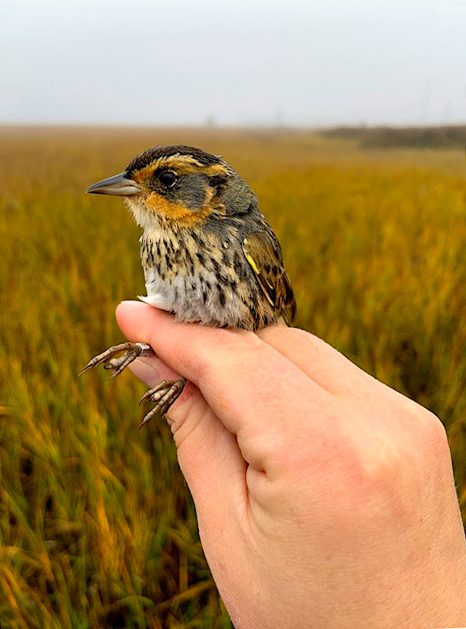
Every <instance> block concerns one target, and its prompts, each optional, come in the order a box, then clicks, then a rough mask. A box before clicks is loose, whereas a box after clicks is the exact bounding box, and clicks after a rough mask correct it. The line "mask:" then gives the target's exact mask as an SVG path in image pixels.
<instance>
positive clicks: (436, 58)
mask: <svg viewBox="0 0 466 629" xmlns="http://www.w3.org/2000/svg"><path fill="white" fill-rule="evenodd" d="M0 55H1V57H0V58H1V61H0V90H1V93H0V122H32V123H36V122H39V123H41V122H45V123H53V122H66V123H68V122H70V123H94V122H96V123H100V122H105V123H129V124H132V123H135V124H147V123H149V124H203V123H204V122H205V121H206V120H207V119H208V118H209V117H213V118H214V119H215V121H216V122H217V123H218V124H239V125H244V124H266V125H268V124H277V123H280V124H290V125H312V126H315V125H328V124H336V123H355V124H359V123H369V124H375V123H396V124H403V123H410V124H416V125H417V124H427V123H452V122H464V121H465V120H466V0H422V1H416V0H322V1H319V0H307V1H304V0H302V1H299V0H287V1H286V0H283V1H282V2H274V1H273V0H269V1H266V0H249V1H247V0H236V1H235V2H230V1H226V2H221V1H220V0H217V1H216V2H214V1H212V0H196V1H194V2H188V1H187V0H171V1H167V2H161V1H159V0H153V1H152V2H151V1H150V0H134V1H133V2H130V1H129V0H126V1H123V0H92V1H91V0H36V1H35V2H34V1H33V0H29V1H28V0H0Z"/></svg>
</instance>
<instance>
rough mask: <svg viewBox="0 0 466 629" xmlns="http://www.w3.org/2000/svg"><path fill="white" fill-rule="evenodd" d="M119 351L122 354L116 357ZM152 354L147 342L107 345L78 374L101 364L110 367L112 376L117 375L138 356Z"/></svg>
mask: <svg viewBox="0 0 466 629" xmlns="http://www.w3.org/2000/svg"><path fill="white" fill-rule="evenodd" d="M120 352H124V354H123V355H122V356H119V357H118V358H116V354H119V353H120ZM151 354H153V351H152V349H151V347H150V345H147V343H129V342H128V343H120V344H119V345H113V346H112V347H109V348H108V349H106V350H105V351H104V352H102V353H101V354H97V356H94V358H91V360H90V361H89V362H88V363H87V365H85V367H83V369H81V371H80V372H79V375H81V374H82V373H84V372H85V371H87V370H88V369H92V368H93V367H97V366H98V365H103V366H104V369H112V370H113V374H112V378H114V377H115V376H118V375H119V374H120V373H121V372H122V371H123V370H124V369H126V367H127V366H128V365H129V364H130V363H132V362H133V360H135V359H136V358H138V357H139V356H150V355H151Z"/></svg>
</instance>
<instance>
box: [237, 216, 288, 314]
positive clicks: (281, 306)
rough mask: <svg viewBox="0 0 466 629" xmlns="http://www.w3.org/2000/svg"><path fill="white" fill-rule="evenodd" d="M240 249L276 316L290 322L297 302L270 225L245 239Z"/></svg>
mask: <svg viewBox="0 0 466 629" xmlns="http://www.w3.org/2000/svg"><path fill="white" fill-rule="evenodd" d="M267 227H268V226H267ZM243 252H244V256H245V258H246V260H247V262H248V264H249V266H250V267H251V269H252V270H253V272H254V275H255V277H256V279H257V281H258V283H259V286H260V288H261V290H262V292H263V294H264V296H265V298H266V299H267V301H268V302H269V304H270V305H271V306H272V307H273V309H274V310H275V313H276V315H277V317H283V319H284V320H285V323H287V324H288V325H291V323H292V321H293V319H294V317H295V315H296V302H295V299H294V295H293V289H292V287H291V282H290V278H289V277H288V275H287V273H286V271H285V267H284V265H283V255H282V251H281V248H280V244H279V242H278V240H277V238H276V237H275V234H274V233H273V232H272V230H271V228H270V227H269V228H268V229H264V230H263V231H260V232H259V231H257V232H253V233H252V234H249V235H248V236H247V237H246V238H244V240H243Z"/></svg>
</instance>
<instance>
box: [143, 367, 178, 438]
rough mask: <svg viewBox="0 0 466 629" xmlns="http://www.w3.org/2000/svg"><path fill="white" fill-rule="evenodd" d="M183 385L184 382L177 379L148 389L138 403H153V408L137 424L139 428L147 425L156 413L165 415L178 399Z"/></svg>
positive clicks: (163, 381) (164, 381)
mask: <svg viewBox="0 0 466 629" xmlns="http://www.w3.org/2000/svg"><path fill="white" fill-rule="evenodd" d="M185 384H186V380H185V379H184V378H179V379H178V380H162V382H159V384H158V385H157V386H156V387H154V388H153V389H149V391H147V393H145V394H144V395H143V396H142V398H141V401H140V402H139V403H141V402H145V401H149V402H155V406H154V408H153V409H151V410H150V411H149V412H148V413H147V414H146V415H145V416H144V419H143V420H142V422H141V423H140V424H139V428H142V427H143V426H144V424H147V422H149V421H150V420H151V419H152V418H153V417H154V415H157V413H160V414H161V415H165V413H166V412H167V411H168V409H169V408H170V406H171V405H172V404H173V403H174V402H175V401H176V400H177V399H178V398H179V397H180V395H181V393H182V391H183V389H184V387H185Z"/></svg>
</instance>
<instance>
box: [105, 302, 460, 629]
mask: <svg viewBox="0 0 466 629" xmlns="http://www.w3.org/2000/svg"><path fill="white" fill-rule="evenodd" d="M117 320H118V323H119V325H120V327H121V329H122V331H123V333H124V334H125V335H126V336H127V338H128V339H129V340H130V341H145V342H147V343H149V344H150V345H151V346H152V347H153V349H154V350H155V352H156V353H157V355H158V358H141V359H138V360H137V361H135V363H133V365H131V367H130V368H131V369H132V370H133V372H134V373H135V374H136V375H137V376H138V377H139V378H141V379H142V380H143V381H144V382H145V383H146V384H147V385H148V386H150V387H153V386H155V385H156V384H157V383H158V382H159V380H160V379H162V378H173V377H177V376H178V375H182V376H184V377H186V378H187V379H188V381H189V383H192V384H188V385H187V387H186V388H185V390H184V392H183V394H182V395H181V397H180V398H179V399H178V400H177V401H176V403H175V404H174V405H173V407H172V408H171V409H170V411H169V413H168V417H167V420H168V422H169V424H170V426H171V429H172V431H173V435H174V440H175V443H176V447H177V450H178V459H179V463H180V467H181V470H182V472H183V474H184V476H185V478H186V481H187V483H188V485H189V488H190V490H191V493H192V495H193V498H194V502H195V505H196V510H197V515H198V521H199V532H200V536H201V541H202V545H203V548H204V551H205V554H206V557H207V561H208V562H209V566H210V568H211V571H212V574H213V577H214V579H215V582H216V584H217V587H218V589H219V591H220V594H221V596H222V599H223V601H224V603H225V605H226V607H227V609H228V612H229V614H230V616H231V618H232V621H233V623H234V624H235V626H236V627H237V628H238V629H241V628H246V629H256V628H258V629H259V628H260V629H273V628H275V627H276V628H277V629H278V628H280V629H283V628H288V627H289V628H290V629H291V628H301V627H303V628H304V627H305V628H307V627H317V628H320V627H325V628H326V629H332V628H337V627H338V628H342V627H348V628H353V627H365V628H367V627H377V628H381V627H390V628H391V627H397V628H400V627H406V628H408V627H409V629H413V628H416V627H419V628H421V627H422V628H424V627H460V626H465V625H466V543H465V537H464V530H463V526H462V523H461V518H460V513H459V507H458V502H457V498H456V493H455V487H454V481H453V475H452V467H451V458H450V451H449V448H448V443H447V439H446V435H445V431H444V429H443V427H442V424H441V423H440V421H439V420H438V419H437V417H435V416H434V415H433V414H432V413H430V412H429V411H427V410H426V409H425V408H423V407H421V406H419V405H418V404H416V403H415V402H412V401H411V400H409V399H407V398H406V397H404V396H402V395H400V394H399V393H397V392H395V391H394V390H392V389H390V388H389V387H387V386H385V385H383V384H382V383H381V382H379V381H377V380H375V379H374V378H372V377H371V376H369V375H368V374H366V373H365V372H363V371H361V370H360V369H359V368H358V367H356V366H355V365H354V364H353V363H351V362H350V361H349V360H347V359H346V358H344V357H343V356H342V355H341V354H340V353H338V352H337V351H336V350H335V349H333V348H332V347H330V346H329V345H327V344H326V343H325V342H324V341H322V340H320V339H318V338H317V337H315V336H313V335H311V334H308V333H307V332H303V331H302V330H297V329H291V328H286V327H282V326H274V327H270V328H267V329H265V330H262V331H261V332H259V333H258V334H253V333H250V332H238V331H229V330H221V329H214V328H208V327H202V326H200V325H197V324H183V323H180V322H178V321H176V320H175V319H174V317H173V316H171V315H169V314H167V313H164V312H161V311H158V310H156V309H154V308H151V307H150V306H147V305H145V304H141V303H137V302H123V303H122V304H120V306H119V307H118V309H117ZM162 361H163V362H162ZM153 421H154V420H153ZM145 429H146V430H147V429H149V430H150V429H151V424H148V426H147V427H146V428H145Z"/></svg>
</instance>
